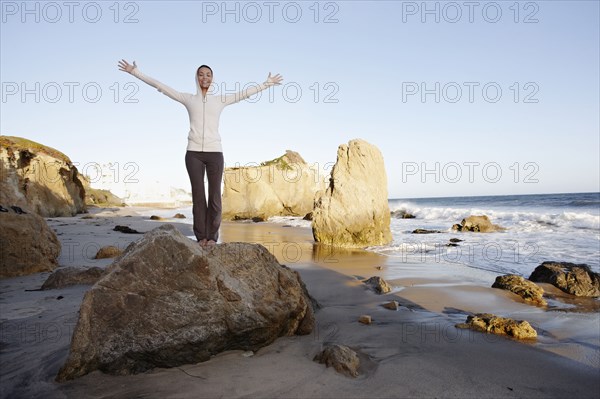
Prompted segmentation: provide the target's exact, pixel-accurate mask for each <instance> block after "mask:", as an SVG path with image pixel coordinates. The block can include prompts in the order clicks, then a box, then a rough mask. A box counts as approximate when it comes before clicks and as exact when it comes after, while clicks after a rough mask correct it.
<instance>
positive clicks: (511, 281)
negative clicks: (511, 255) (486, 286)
mask: <svg viewBox="0 0 600 399" xmlns="http://www.w3.org/2000/svg"><path fill="white" fill-rule="evenodd" d="M492 288H500V289H504V290H508V291H511V292H514V293H515V294H517V295H519V296H520V297H521V298H523V299H524V300H525V301H526V302H529V303H532V304H534V305H538V306H546V305H547V303H546V300H545V299H544V298H543V296H544V289H543V288H542V287H540V286H538V285H537V284H535V283H533V282H531V281H529V280H526V279H524V278H523V277H521V276H517V275H515V274H507V275H505V276H498V277H496V281H494V284H492Z"/></svg>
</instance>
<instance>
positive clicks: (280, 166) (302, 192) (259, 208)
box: [223, 150, 323, 220]
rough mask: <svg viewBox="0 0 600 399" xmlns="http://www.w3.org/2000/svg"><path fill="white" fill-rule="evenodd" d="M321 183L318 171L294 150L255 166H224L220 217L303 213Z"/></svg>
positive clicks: (262, 216) (232, 218) (256, 216)
mask: <svg viewBox="0 0 600 399" xmlns="http://www.w3.org/2000/svg"><path fill="white" fill-rule="evenodd" d="M321 187H323V182H322V179H320V177H319V171H318V170H315V169H313V168H310V166H309V165H308V164H307V163H306V162H305V161H304V159H302V157H301V156H300V155H299V154H298V153H296V152H294V151H289V150H288V151H286V153H285V154H284V155H283V156H281V157H279V158H276V159H273V160H271V161H268V162H263V163H262V164H260V165H258V166H246V167H238V168H226V169H225V176H224V188H223V220H237V219H252V218H260V219H267V218H269V217H271V216H287V215H291V216H304V215H306V214H307V213H309V212H310V211H311V210H312V206H313V199H314V195H315V192H317V191H318V190H319V189H320V188H321Z"/></svg>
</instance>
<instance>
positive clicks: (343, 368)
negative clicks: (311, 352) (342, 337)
mask: <svg viewBox="0 0 600 399" xmlns="http://www.w3.org/2000/svg"><path fill="white" fill-rule="evenodd" d="M313 360H314V361H315V362H319V363H321V364H325V366H327V367H333V368H334V369H335V371H337V372H338V373H341V374H344V375H346V376H348V377H352V378H354V377H358V367H359V366H360V360H359V358H358V355H357V354H356V352H354V351H353V350H352V349H350V348H348V347H347V346H344V345H335V344H332V345H328V346H327V347H326V348H325V349H323V350H322V351H321V352H320V353H319V354H318V355H316V356H315V357H314V359H313Z"/></svg>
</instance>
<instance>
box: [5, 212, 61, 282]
mask: <svg viewBox="0 0 600 399" xmlns="http://www.w3.org/2000/svg"><path fill="white" fill-rule="evenodd" d="M15 208H16V207H15ZM3 209H5V210H6V212H0V278H6V277H16V276H25V275H28V274H34V273H40V272H49V271H52V270H54V269H56V268H57V267H58V256H59V255H60V250H61V246H60V241H58V237H56V233H54V231H53V230H52V229H51V228H50V227H48V224H47V223H46V221H45V220H44V219H43V218H42V217H41V216H38V215H36V214H35V213H31V212H27V213H21V212H19V213H17V212H15V211H14V210H13V209H12V208H6V207H3ZM16 209H19V208H16Z"/></svg>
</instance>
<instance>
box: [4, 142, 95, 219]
mask: <svg viewBox="0 0 600 399" xmlns="http://www.w3.org/2000/svg"><path fill="white" fill-rule="evenodd" d="M84 198H85V189H84V187H83V183H82V181H81V175H80V174H79V173H78V171H77V168H76V167H75V166H74V165H73V163H72V162H71V160H70V159H69V158H68V157H67V156H66V155H64V154H63V153H61V152H59V151H57V150H55V149H53V148H50V147H47V146H44V145H42V144H39V143H36V142H34V141H31V140H27V139H24V138H21V137H13V136H0V204H2V205H5V206H6V205H9V204H10V205H17V206H19V207H21V208H23V209H26V210H29V211H31V212H35V213H37V214H39V215H40V216H43V217H53V216H74V215H76V214H77V213H81V212H86V207H85V203H84Z"/></svg>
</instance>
